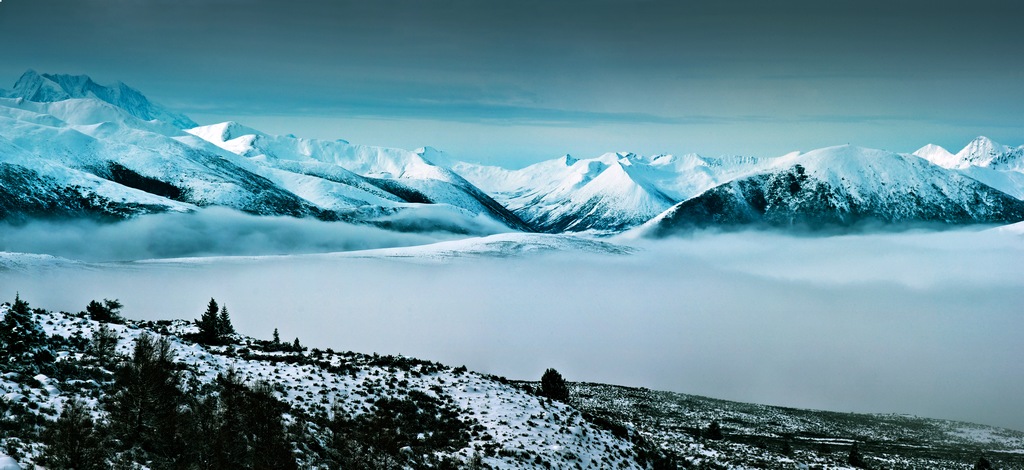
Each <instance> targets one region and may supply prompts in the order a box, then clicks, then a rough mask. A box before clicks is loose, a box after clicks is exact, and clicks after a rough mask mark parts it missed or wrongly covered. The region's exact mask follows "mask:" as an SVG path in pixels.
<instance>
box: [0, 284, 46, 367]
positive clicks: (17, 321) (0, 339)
mask: <svg viewBox="0 0 1024 470" xmlns="http://www.w3.org/2000/svg"><path fill="white" fill-rule="evenodd" d="M45 346H46V333H45V332H43V329H42V327H40V326H39V323H37V322H36V320H35V317H33V316H32V309H31V308H29V305H28V302H26V301H24V300H21V296H20V295H19V294H15V297H14V304H13V305H11V307H10V308H9V309H7V314H6V315H4V318H3V321H2V322H0V365H6V366H9V367H12V368H14V369H23V368H26V369H29V370H36V371H37V370H39V368H40V366H41V365H42V364H41V363H42V362H46V359H48V358H52V356H53V355H52V353H50V352H49V350H45Z"/></svg>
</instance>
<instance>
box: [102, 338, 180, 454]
mask: <svg viewBox="0 0 1024 470" xmlns="http://www.w3.org/2000/svg"><path fill="white" fill-rule="evenodd" d="M184 397H185V395H184V393H183V391H182V388H181V375H180V373H179V372H178V371H177V369H176V367H175V364H174V352H173V350H172V349H171V343H170V340H168V339H167V338H161V339H159V340H155V339H153V337H152V336H150V335H149V334H143V335H141V336H139V337H138V339H136V340H135V347H134V350H133V352H132V356H131V357H129V358H127V359H126V360H125V361H124V363H123V364H122V365H121V366H120V367H119V368H118V370H117V373H116V376H115V379H114V383H113V386H112V387H111V390H110V391H109V393H108V396H107V399H106V403H105V405H106V410H107V412H108V413H109V421H110V432H111V437H112V438H113V439H115V445H114V447H115V448H117V449H119V450H128V449H138V450H140V451H143V452H146V453H147V454H149V455H150V456H152V457H153V458H154V460H155V464H156V466H162V465H169V464H170V462H173V460H174V459H175V458H176V456H178V455H180V454H181V452H182V450H183V446H184V444H183V443H182V442H181V436H180V434H179V432H180V430H181V429H180V419H179V418H180V416H179V406H180V405H182V404H183V403H184Z"/></svg>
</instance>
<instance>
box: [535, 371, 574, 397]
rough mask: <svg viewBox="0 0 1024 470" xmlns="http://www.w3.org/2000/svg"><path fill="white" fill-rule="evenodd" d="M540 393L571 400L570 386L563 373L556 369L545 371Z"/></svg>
mask: <svg viewBox="0 0 1024 470" xmlns="http://www.w3.org/2000/svg"><path fill="white" fill-rule="evenodd" d="M540 395H541V396H544V397H548V398H550V399H552V400H558V401H561V402H568V401H569V387H568V386H567V385H566V384H565V379H563V378H562V374H559V373H558V371H557V370H555V369H548V370H546V371H544V375H543V376H542V377H541V378H540Z"/></svg>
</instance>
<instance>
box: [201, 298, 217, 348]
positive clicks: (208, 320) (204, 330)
mask: <svg viewBox="0 0 1024 470" xmlns="http://www.w3.org/2000/svg"><path fill="white" fill-rule="evenodd" d="M196 325H198V326H199V336H198V337H197V338H196V339H197V340H198V341H199V342H200V343H202V344H218V343H219V339H220V335H219V333H220V328H218V326H219V325H220V307H218V306H217V301H216V300H213V299H212V298H211V299H210V303H209V304H208V305H207V306H206V311H205V312H203V316H202V317H200V318H199V320H196Z"/></svg>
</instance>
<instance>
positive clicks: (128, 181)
mask: <svg viewBox="0 0 1024 470" xmlns="http://www.w3.org/2000/svg"><path fill="white" fill-rule="evenodd" d="M109 168H110V180H111V181H113V182H115V183H119V184H122V185H124V186H128V187H129V188H135V189H138V190H142V191H145V192H147V193H150V194H156V195H158V196H163V197H166V198H168V199H174V200H175V201H185V200H186V199H187V198H184V197H183V196H184V195H185V193H184V192H183V191H182V190H181V188H178V187H177V186H174V185H173V184H170V183H167V182H164V181H160V180H158V179H155V178H150V177H148V176H142V175H140V174H138V173H136V172H135V171H132V170H130V169H128V168H126V167H125V166H124V165H121V164H118V163H114V162H111V163H110V164H109Z"/></svg>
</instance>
